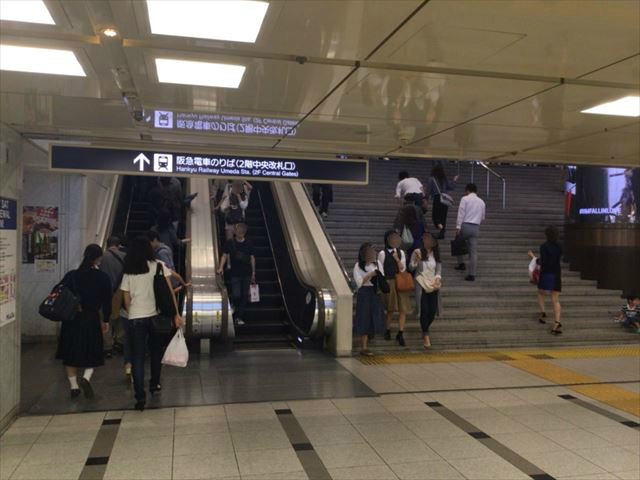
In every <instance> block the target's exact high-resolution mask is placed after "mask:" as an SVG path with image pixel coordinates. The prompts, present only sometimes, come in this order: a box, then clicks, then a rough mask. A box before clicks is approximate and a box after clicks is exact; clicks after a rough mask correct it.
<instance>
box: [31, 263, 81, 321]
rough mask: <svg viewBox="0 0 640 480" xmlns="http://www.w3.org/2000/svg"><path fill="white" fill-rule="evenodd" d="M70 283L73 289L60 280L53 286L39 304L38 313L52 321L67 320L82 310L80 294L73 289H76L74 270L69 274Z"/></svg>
mask: <svg viewBox="0 0 640 480" xmlns="http://www.w3.org/2000/svg"><path fill="white" fill-rule="evenodd" d="M71 285H72V288H73V289H71V288H69V287H68V286H67V285H65V284H64V283H62V282H60V283H58V284H57V285H56V286H55V287H53V290H51V293H49V295H47V298H45V299H44V300H43V301H42V303H41V304H40V307H39V308H38V313H40V315H42V316H43V317H44V318H46V319H48V320H51V321H52V322H69V321H71V320H73V319H74V318H75V316H76V313H78V312H79V311H81V310H82V307H81V306H80V296H78V295H76V294H75V293H74V291H77V289H76V274H75V272H73V273H72V274H71Z"/></svg>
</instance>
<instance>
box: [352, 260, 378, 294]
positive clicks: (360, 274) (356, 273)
mask: <svg viewBox="0 0 640 480" xmlns="http://www.w3.org/2000/svg"><path fill="white" fill-rule="evenodd" d="M376 268H377V269H378V270H380V267H379V265H378V262H373V263H368V264H366V265H365V266H364V271H363V270H362V269H361V268H360V265H358V263H357V262H356V264H355V266H354V267H353V280H354V281H355V282H356V286H357V287H358V288H360V287H373V284H372V283H371V279H369V280H367V281H366V282H364V283H363V282H362V280H363V279H364V276H365V275H366V274H367V273H369V272H373V271H375V270H376Z"/></svg>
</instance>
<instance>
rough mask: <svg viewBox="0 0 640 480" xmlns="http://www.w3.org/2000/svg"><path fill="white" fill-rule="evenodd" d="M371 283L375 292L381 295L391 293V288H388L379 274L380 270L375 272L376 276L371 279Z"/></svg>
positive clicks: (382, 276)
mask: <svg viewBox="0 0 640 480" xmlns="http://www.w3.org/2000/svg"><path fill="white" fill-rule="evenodd" d="M371 283H373V286H374V287H375V288H376V291H377V292H381V293H389V292H390V291H391V287H389V282H387V279H386V278H384V275H383V274H382V273H381V272H380V270H376V276H375V277H373V278H372V279H371Z"/></svg>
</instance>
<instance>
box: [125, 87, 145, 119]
mask: <svg viewBox="0 0 640 480" xmlns="http://www.w3.org/2000/svg"><path fill="white" fill-rule="evenodd" d="M122 99H123V100H124V103H125V105H126V106H127V110H129V115H131V118H133V120H134V121H136V122H143V121H144V120H145V115H144V108H143V107H142V102H141V101H140V98H139V97H138V95H136V94H135V93H126V92H125V93H123V94H122Z"/></svg>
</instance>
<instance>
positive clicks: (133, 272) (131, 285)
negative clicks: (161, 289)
mask: <svg viewBox="0 0 640 480" xmlns="http://www.w3.org/2000/svg"><path fill="white" fill-rule="evenodd" d="M158 263H159V264H160V265H161V266H162V273H163V275H164V278H165V280H166V282H167V285H168V287H169V288H168V292H169V294H170V295H171V297H172V301H173V304H174V306H175V311H176V312H178V305H177V302H176V297H175V295H174V293H173V288H172V286H171V282H170V277H171V270H169V269H168V268H167V267H166V265H165V264H164V263H163V262H161V261H159V260H155V259H154V257H153V249H152V248H151V243H150V242H149V239H148V238H147V237H142V236H141V237H138V238H136V239H135V240H134V241H133V242H131V244H130V245H129V251H128V253H127V256H126V257H125V259H124V275H123V277H122V283H121V285H120V289H121V290H122V291H123V297H124V305H125V308H126V310H127V313H128V317H129V325H128V327H129V328H128V332H127V341H128V342H129V348H130V351H131V364H132V365H131V366H132V375H133V387H134V390H135V397H136V406H135V408H136V409H137V410H144V405H145V400H146V395H145V391H144V358H145V353H146V349H147V346H148V347H149V353H150V358H151V380H150V382H149V391H150V392H151V394H154V393H155V392H156V391H159V390H160V389H161V388H162V386H161V385H160V370H161V368H162V364H161V361H162V356H163V354H164V349H165V347H166V335H163V334H158V333H156V332H155V331H154V328H153V321H154V318H155V317H157V316H158V309H157V307H156V296H155V293H154V287H153V280H154V276H155V274H156V270H157V265H158ZM173 321H174V325H175V327H176V328H180V326H181V325H182V318H180V315H179V314H178V313H176V314H175V317H174V319H173Z"/></svg>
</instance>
